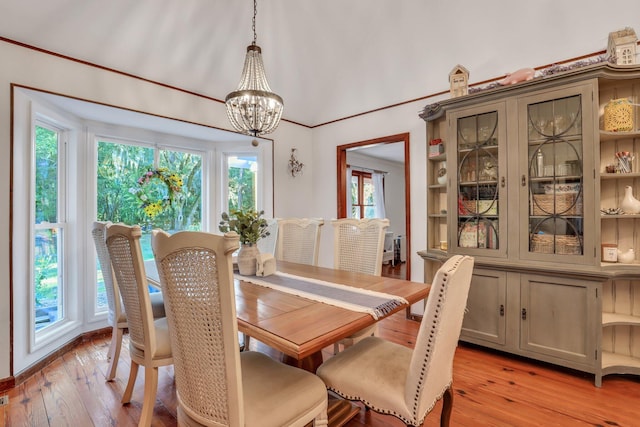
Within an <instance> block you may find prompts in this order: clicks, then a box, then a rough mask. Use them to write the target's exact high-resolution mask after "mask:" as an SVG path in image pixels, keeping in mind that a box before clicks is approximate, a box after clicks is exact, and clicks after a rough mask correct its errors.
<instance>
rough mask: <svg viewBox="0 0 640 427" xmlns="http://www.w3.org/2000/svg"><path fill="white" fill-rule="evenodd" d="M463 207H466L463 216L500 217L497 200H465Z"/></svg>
mask: <svg viewBox="0 0 640 427" xmlns="http://www.w3.org/2000/svg"><path fill="white" fill-rule="evenodd" d="M462 206H463V207H464V212H462V214H468V215H473V214H482V215H498V201H497V200H463V201H462Z"/></svg>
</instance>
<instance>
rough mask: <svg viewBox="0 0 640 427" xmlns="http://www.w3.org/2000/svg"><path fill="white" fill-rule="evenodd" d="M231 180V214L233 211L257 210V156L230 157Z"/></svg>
mask: <svg viewBox="0 0 640 427" xmlns="http://www.w3.org/2000/svg"><path fill="white" fill-rule="evenodd" d="M227 162H228V163H227V168H228V179H229V200H228V209H229V212H230V211H233V210H246V209H251V210H256V209H257V204H256V196H257V183H256V171H257V170H258V158H257V156H255V155H244V156H229V157H228V160H227Z"/></svg>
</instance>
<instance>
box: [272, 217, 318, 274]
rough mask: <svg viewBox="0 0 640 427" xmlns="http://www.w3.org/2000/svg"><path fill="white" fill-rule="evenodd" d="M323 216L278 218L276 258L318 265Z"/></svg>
mask: <svg viewBox="0 0 640 427" xmlns="http://www.w3.org/2000/svg"><path fill="white" fill-rule="evenodd" d="M323 225H324V220H323V219H322V218H311V219H309V218H286V219H279V220H278V243H277V245H276V259H277V260H282V261H289V262H297V263H299V264H308V265H318V254H319V249H320V227H322V226H323Z"/></svg>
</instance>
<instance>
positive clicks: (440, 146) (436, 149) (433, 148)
mask: <svg viewBox="0 0 640 427" xmlns="http://www.w3.org/2000/svg"><path fill="white" fill-rule="evenodd" d="M442 153H444V143H443V142H442V139H440V138H436V139H432V140H431V141H429V157H437V156H439V155H440V154H442Z"/></svg>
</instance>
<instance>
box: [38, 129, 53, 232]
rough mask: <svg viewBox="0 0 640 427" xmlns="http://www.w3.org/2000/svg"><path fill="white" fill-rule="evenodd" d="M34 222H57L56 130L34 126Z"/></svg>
mask: <svg viewBox="0 0 640 427" xmlns="http://www.w3.org/2000/svg"><path fill="white" fill-rule="evenodd" d="M35 130H36V142H35V145H36V158H35V162H36V164H35V175H36V176H35V185H36V189H35V190H36V200H35V207H36V212H35V215H36V224H40V223H41V222H53V223H55V222H58V132H56V131H54V130H51V129H47V128H44V127H41V126H36V127H35Z"/></svg>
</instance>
